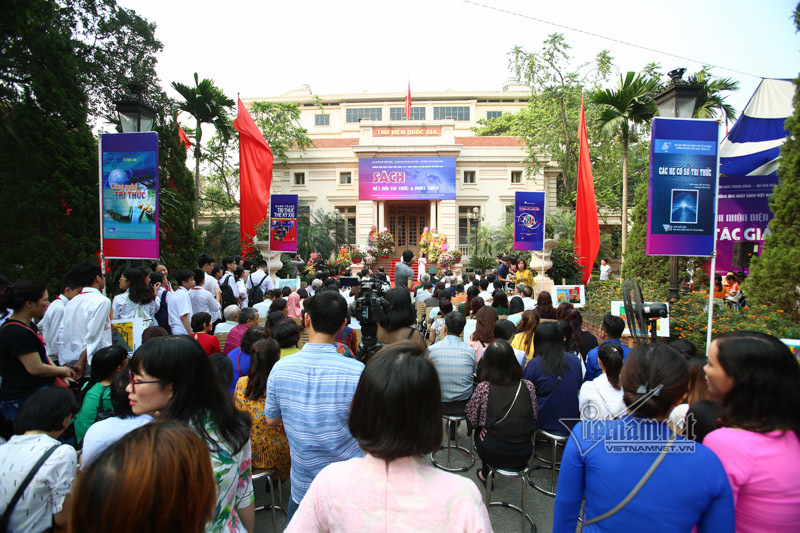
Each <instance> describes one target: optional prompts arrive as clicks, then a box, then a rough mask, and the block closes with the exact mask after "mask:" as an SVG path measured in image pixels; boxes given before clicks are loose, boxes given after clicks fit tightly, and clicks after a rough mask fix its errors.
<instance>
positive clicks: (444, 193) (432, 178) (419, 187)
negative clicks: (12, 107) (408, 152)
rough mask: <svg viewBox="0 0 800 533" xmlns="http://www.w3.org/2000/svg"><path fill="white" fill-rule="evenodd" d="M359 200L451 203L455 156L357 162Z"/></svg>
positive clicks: (454, 176) (360, 160)
mask: <svg viewBox="0 0 800 533" xmlns="http://www.w3.org/2000/svg"><path fill="white" fill-rule="evenodd" d="M358 199H359V200H455V199H456V158H455V157H400V158H365V159H359V161H358Z"/></svg>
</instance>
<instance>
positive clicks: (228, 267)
mask: <svg viewBox="0 0 800 533" xmlns="http://www.w3.org/2000/svg"><path fill="white" fill-rule="evenodd" d="M236 267H237V264H236V258H235V257H223V258H222V279H220V280H219V285H220V287H221V286H222V284H223V283H227V284H228V286H229V287H230V288H231V291H232V292H233V296H234V297H236V298H238V296H239V287H237V286H236V277H235V276H234V275H233V273H234V272H236ZM223 303H224V302H223ZM240 307H241V306H240Z"/></svg>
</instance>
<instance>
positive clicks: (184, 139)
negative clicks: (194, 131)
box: [178, 124, 192, 150]
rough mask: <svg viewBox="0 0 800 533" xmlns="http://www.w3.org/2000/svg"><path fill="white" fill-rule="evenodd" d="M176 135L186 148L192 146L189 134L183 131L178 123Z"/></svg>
mask: <svg viewBox="0 0 800 533" xmlns="http://www.w3.org/2000/svg"><path fill="white" fill-rule="evenodd" d="M178 137H180V138H181V142H182V143H183V144H185V145H186V149H187V150H188V149H189V148H191V147H192V141H190V140H189V136H188V135H186V132H185V131H183V128H181V125H180V124H178Z"/></svg>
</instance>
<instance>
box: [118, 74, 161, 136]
mask: <svg viewBox="0 0 800 533" xmlns="http://www.w3.org/2000/svg"><path fill="white" fill-rule="evenodd" d="M113 103H114V106H115V107H116V108H117V113H119V122H120V124H121V125H122V132H123V133H136V132H140V131H151V130H152V129H153V122H155V119H156V110H155V109H154V108H153V107H150V106H149V105H148V104H147V103H146V102H145V100H144V97H143V96H142V87H141V86H140V85H136V84H134V83H132V84H130V85H129V86H128V93H127V94H126V95H125V96H124V97H122V98H121V99H119V100H117V101H115V102H113Z"/></svg>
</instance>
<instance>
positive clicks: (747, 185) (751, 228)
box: [716, 176, 778, 273]
mask: <svg viewBox="0 0 800 533" xmlns="http://www.w3.org/2000/svg"><path fill="white" fill-rule="evenodd" d="M777 184H778V177H777V176H720V178H719V202H718V204H717V206H718V207H717V209H718V211H717V265H716V270H717V272H720V273H725V272H727V271H729V270H731V269H732V268H733V245H734V243H736V242H757V243H758V255H761V245H762V244H764V237H765V236H766V235H767V233H768V232H769V230H768V229H767V225H768V224H769V221H770V220H772V211H770V209H769V197H770V196H772V190H773V189H774V188H775V186H776V185H777ZM736 270H737V271H738V270H739V268H737V269H736ZM744 270H745V271H749V268H745V269H744Z"/></svg>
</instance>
